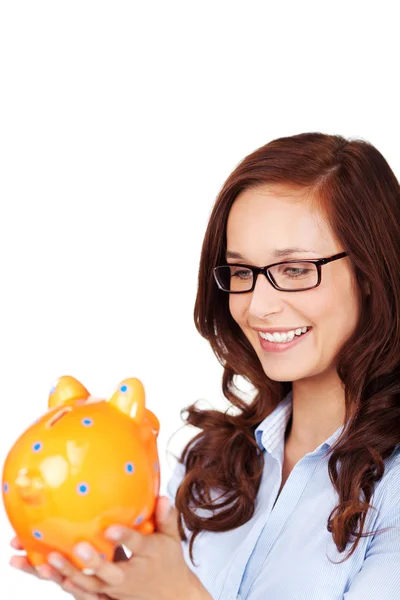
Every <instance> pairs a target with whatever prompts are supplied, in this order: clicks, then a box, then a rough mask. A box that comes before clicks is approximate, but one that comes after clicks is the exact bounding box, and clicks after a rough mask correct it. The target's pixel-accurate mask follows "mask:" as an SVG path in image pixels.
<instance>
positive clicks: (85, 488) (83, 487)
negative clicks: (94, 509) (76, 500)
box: [76, 483, 89, 496]
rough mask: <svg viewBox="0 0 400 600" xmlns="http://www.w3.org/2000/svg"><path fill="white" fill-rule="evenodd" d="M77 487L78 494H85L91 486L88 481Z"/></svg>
mask: <svg viewBox="0 0 400 600" xmlns="http://www.w3.org/2000/svg"><path fill="white" fill-rule="evenodd" d="M76 489H77V492H78V494H80V495H81V496H85V495H86V494H87V493H88V492H89V486H88V484H87V483H80V484H79V485H78V486H77V488H76Z"/></svg>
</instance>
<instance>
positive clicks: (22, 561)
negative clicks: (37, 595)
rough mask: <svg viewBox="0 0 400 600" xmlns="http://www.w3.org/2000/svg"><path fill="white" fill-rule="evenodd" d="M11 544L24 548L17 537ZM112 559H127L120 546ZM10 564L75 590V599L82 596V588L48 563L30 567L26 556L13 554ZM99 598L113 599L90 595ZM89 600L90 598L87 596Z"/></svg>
mask: <svg viewBox="0 0 400 600" xmlns="http://www.w3.org/2000/svg"><path fill="white" fill-rule="evenodd" d="M11 546H12V547H13V548H14V549H15V550H24V547H23V546H22V544H21V542H20V541H19V539H18V538H17V537H15V538H13V539H12V540H11ZM113 560H114V561H115V562H119V561H123V560H128V557H127V556H126V554H125V552H124V550H123V548H122V546H117V548H116V549H115V553H114V559H113ZM10 564H11V566H12V567H15V568H16V569H20V570H21V571H24V572H25V573H28V574H30V575H33V576H35V577H39V579H45V580H48V581H53V582H54V583H57V584H59V585H60V586H61V587H62V589H64V590H65V591H69V592H72V591H73V590H75V592H76V593H77V594H78V595H77V596H74V598H76V600H80V598H82V593H83V590H81V589H80V590H78V589H77V588H74V586H73V585H72V584H71V582H70V581H68V579H67V578H66V577H64V576H63V575H62V574H61V573H60V572H59V571H58V570H57V569H55V568H53V567H51V566H50V565H48V564H44V565H41V566H40V567H36V568H35V567H32V565H31V564H30V563H29V561H28V559H27V557H26V556H13V557H11V560H10ZM87 598H88V596H86V597H85V600H87ZM100 599H101V600H113V599H112V598H110V596H106V595H102V596H98V595H94V596H92V600H100ZM89 600H91V599H90V598H89Z"/></svg>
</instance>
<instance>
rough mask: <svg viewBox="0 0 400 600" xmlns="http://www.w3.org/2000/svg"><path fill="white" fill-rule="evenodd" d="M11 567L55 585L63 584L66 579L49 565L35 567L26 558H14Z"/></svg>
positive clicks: (11, 560)
mask: <svg viewBox="0 0 400 600" xmlns="http://www.w3.org/2000/svg"><path fill="white" fill-rule="evenodd" d="M10 565H11V566H12V567H14V568H15V569H19V570H20V571H23V572H24V573H28V574H29V575H34V576H35V577H39V578H40V579H48V580H50V581H54V582H55V583H61V582H62V581H63V579H64V577H63V576H62V575H61V574H60V573H58V572H57V571H56V570H55V569H53V568H52V567H50V566H49V565H46V564H43V565H40V566H38V567H33V566H32V565H31V564H30V562H29V560H28V559H27V557H26V556H12V557H11V559H10Z"/></svg>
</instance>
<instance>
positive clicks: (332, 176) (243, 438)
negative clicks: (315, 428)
mask: <svg viewBox="0 0 400 600" xmlns="http://www.w3.org/2000/svg"><path fill="white" fill-rule="evenodd" d="M265 184H277V185H280V186H285V187H288V186H289V187H291V188H294V189H297V190H304V191H305V192H306V193H307V192H308V197H309V198H312V201H313V202H315V204H316V205H318V208H319V210H321V211H322V212H323V214H324V216H325V217H326V219H327V221H328V223H329V224H330V226H331V229H332V232H333V234H334V236H335V237H336V239H337V240H338V241H339V242H340V243H341V245H342V247H343V248H344V250H345V251H346V252H348V256H349V260H350V261H351V264H352V267H353V269H354V273H355V276H356V280H357V283H358V285H359V287H360V290H361V310H360V318H359V322H358V324H357V327H356V328H355V330H354V332H353V334H352V336H351V337H350V339H348V340H347V341H346V343H345V344H344V345H343V347H342V348H341V349H340V351H339V353H338V355H337V356H336V364H337V373H338V375H339V378H340V379H341V381H342V382H343V384H344V386H345V403H346V409H345V420H344V428H343V431H342V434H341V435H340V437H339V438H338V439H337V440H336V443H335V444H334V445H333V446H332V448H331V449H330V452H329V454H330V457H329V461H328V471H329V477H330V480H331V482H332V484H333V486H334V488H335V490H336V491H337V493H338V496H339V503H338V505H337V506H336V508H335V509H334V510H333V511H332V512H331V514H330V515H329V519H328V522H327V529H328V531H329V532H331V533H332V536H333V540H334V543H335V544H336V547H337V549H338V551H339V552H343V551H344V550H345V548H346V545H347V543H348V542H349V540H350V536H354V538H355V543H354V544H353V547H352V549H351V551H350V552H349V554H348V556H346V557H345V559H344V560H346V559H347V558H349V557H350V556H351V554H352V553H353V552H354V550H355V549H356V547H357V545H358V543H359V540H360V538H361V537H365V536H366V535H372V534H373V533H375V532H369V533H363V527H364V523H365V519H366V516H367V511H368V509H369V508H370V507H371V508H373V507H372V505H371V506H370V504H369V502H370V499H371V496H372V493H373V491H374V486H375V483H376V482H378V481H379V480H380V479H381V477H382V476H383V474H384V471H385V464H384V460H385V459H386V458H387V457H389V456H390V455H391V454H392V453H393V450H394V448H395V446H396V444H398V443H399V442H400V366H399V365H400V306H399V302H400V187H399V182H398V181H397V179H396V177H395V175H394V173H393V171H392V170H391V168H390V166H389V165H388V163H387V161H386V160H385V158H384V157H383V156H382V154H381V153H380V152H379V151H378V150H377V149H376V148H375V147H374V146H373V145H371V144H370V143H369V142H367V141H364V140H360V139H349V140H348V139H345V138H344V137H342V136H339V135H327V134H323V133H302V134H299V135H294V136H291V137H282V138H279V139H275V140H273V141H271V142H269V143H268V144H266V145H265V146H262V147H261V148H259V149H257V150H256V151H255V152H253V153H251V154H250V155H248V156H246V157H245V158H244V159H243V160H242V161H241V162H240V163H239V164H238V165H237V166H236V168H235V169H234V171H233V172H232V173H231V175H229V177H228V179H227V180H226V182H225V183H224V185H223V187H222V189H221V191H220V192H219V194H218V196H217V198H216V201H215V204H214V207H213V210H212V212H211V216H210V219H209V222H208V226H207V229H206V232H205V236H204V241H203V245H202V251H201V257H200V265H199V273H198V290H197V297H196V302H195V308H194V320H195V325H196V328H197V330H198V331H199V333H200V334H201V335H202V336H203V337H204V338H205V339H206V340H208V341H209V343H210V345H211V348H212V349H213V351H214V354H215V355H216V357H217V358H218V360H219V362H220V364H221V365H222V366H223V376H222V390H223V394H224V396H225V398H227V400H228V401H229V402H230V403H231V405H232V406H233V407H236V409H238V410H236V413H237V414H235V415H231V414H228V410H229V409H228V410H227V411H226V412H225V413H222V412H220V411H217V410H204V409H199V408H198V407H197V406H196V403H194V404H191V405H190V406H189V407H187V408H185V409H183V410H182V411H181V418H182V419H183V420H184V421H185V422H186V423H187V424H189V425H193V426H194V427H197V428H199V429H201V432H200V433H198V434H197V435H196V436H195V437H194V438H193V439H191V440H190V441H189V442H188V443H187V444H186V446H185V447H184V449H183V452H182V454H181V457H180V459H178V460H179V462H180V463H182V464H184V465H185V467H186V474H185V476H184V478H183V480H182V482H181V484H180V486H179V487H178V490H177V493H176V498H175V505H176V508H177V510H178V514H179V519H178V524H179V531H180V536H181V539H182V540H183V541H186V540H187V537H186V535H185V532H184V529H183V526H182V518H183V519H184V522H185V526H186V527H187V529H188V530H189V531H191V532H193V535H192V536H191V540H190V546H189V551H190V558H191V560H192V562H194V561H193V543H194V541H195V538H196V536H197V535H198V534H199V533H200V532H201V531H202V530H206V531H213V532H222V531H229V530H232V529H235V528H237V527H239V526H240V525H243V524H244V523H246V522H247V521H248V520H249V519H250V518H251V517H252V515H253V513H254V509H255V506H254V505H255V499H256V496H257V492H258V489H259V485H260V481H261V475H262V471H263V466H264V458H263V455H262V452H261V451H260V449H259V447H258V446H257V442H256V440H255V437H254V431H255V428H256V427H257V425H259V423H260V422H261V421H262V420H263V419H264V418H265V417H266V416H267V415H268V414H270V413H271V412H272V411H273V410H274V409H275V408H276V406H277V405H278V404H279V402H281V400H282V399H283V398H284V397H285V396H286V394H287V393H288V392H289V391H290V390H291V388H292V384H291V382H278V381H273V380H271V379H269V378H268V377H267V376H266V374H265V373H264V371H263V369H262V366H261V363H260V361H259V359H258V357H257V355H256V353H255V351H254V349H253V347H252V346H251V344H250V342H249V341H248V340H247V338H246V337H245V335H244V334H243V332H242V330H241V329H240V327H239V326H238V325H237V323H236V322H235V321H234V320H233V318H232V316H231V314H230V311H229V304H228V303H229V295H228V294H226V293H224V292H221V291H220V290H219V289H218V287H217V285H216V284H215V281H214V278H213V268H214V267H215V266H217V265H220V264H224V263H226V261H225V252H226V224H227V219H228V214H229V211H230V208H231V206H232V203H233V202H234V200H235V198H236V196H237V195H238V194H239V193H240V192H241V191H242V190H244V189H246V188H253V187H256V186H260V185H265ZM367 290H368V291H369V293H368V291H367ZM238 376H241V377H242V378H244V380H246V381H247V382H249V383H250V384H252V386H254V388H255V391H256V394H255V396H254V399H253V400H252V401H251V403H249V402H248V401H245V400H244V399H243V398H241V396H240V389H239V388H238V386H237V385H236V384H237V381H235V379H236V378H237V377H238ZM184 412H186V413H187V416H186V418H183V413H184ZM338 463H339V465H340V468H339V469H338ZM213 489H214V490H217V491H218V497H217V498H214V499H213V498H212V497H211V490H213ZM361 492H363V498H362V497H360V495H361ZM196 509H202V510H204V509H205V510H206V511H210V514H211V516H207V517H205V516H204V514H203V516H201V514H196ZM200 513H201V511H200ZM358 524H359V526H360V527H359V530H358V531H357V526H358ZM341 562H343V561H341Z"/></svg>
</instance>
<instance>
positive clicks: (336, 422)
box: [286, 371, 345, 452]
mask: <svg viewBox="0 0 400 600" xmlns="http://www.w3.org/2000/svg"><path fill="white" fill-rule="evenodd" d="M292 398H293V412H292V418H291V421H290V423H289V424H288V428H289V429H288V430H287V439H286V443H287V444H288V445H289V446H290V447H291V448H298V449H301V450H302V451H305V452H313V451H314V450H315V449H316V448H318V446H319V445H320V444H322V443H323V442H324V441H325V440H326V439H327V438H328V437H329V436H330V435H332V433H334V432H335V431H336V430H337V429H338V428H339V427H340V426H341V425H343V423H344V417H345V393H344V387H343V384H342V382H341V381H340V379H339V377H338V375H337V373H336V371H335V372H334V373H332V374H331V375H329V376H327V375H326V374H324V378H323V380H322V379H318V378H312V379H301V380H298V381H294V382H293V384H292Z"/></svg>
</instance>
